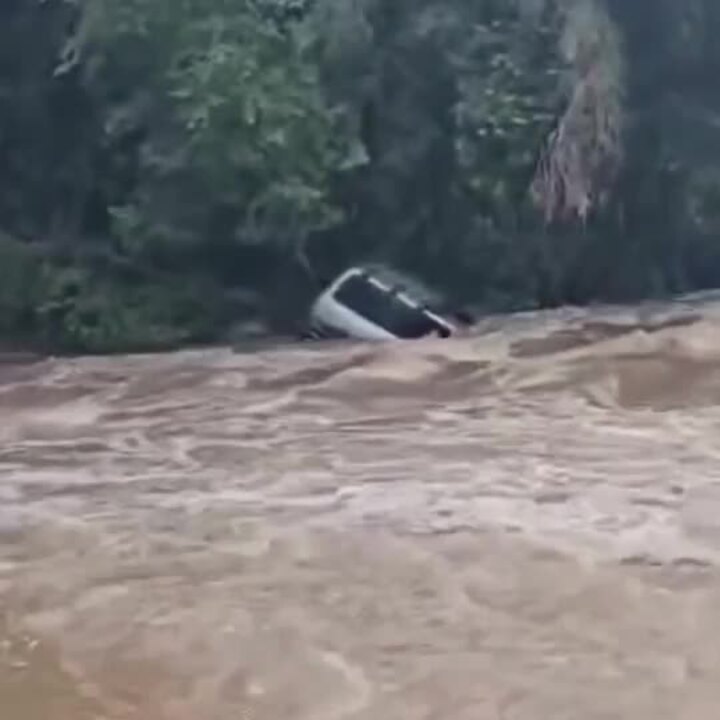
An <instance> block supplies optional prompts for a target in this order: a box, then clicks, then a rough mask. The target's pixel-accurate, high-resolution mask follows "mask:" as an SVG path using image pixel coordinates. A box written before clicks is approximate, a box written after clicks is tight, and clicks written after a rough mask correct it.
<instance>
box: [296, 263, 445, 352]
mask: <svg viewBox="0 0 720 720" xmlns="http://www.w3.org/2000/svg"><path fill="white" fill-rule="evenodd" d="M355 278H363V281H364V282H366V283H368V284H369V286H370V287H374V288H376V289H377V290H378V291H380V294H378V298H380V297H384V298H385V299H386V300H387V302H388V303H390V302H393V301H394V302H395V303H398V304H397V305H396V308H397V309H400V308H401V306H402V308H403V311H405V310H410V311H412V312H414V314H415V315H416V320H417V321H418V322H420V321H421V322H422V323H423V324H424V325H426V326H427V330H428V331H427V332H426V333H423V335H430V334H434V333H436V334H438V335H440V336H444V337H448V336H450V335H454V334H455V333H456V331H457V328H456V327H455V326H454V325H453V324H452V323H450V322H448V320H446V319H445V318H443V317H441V316H440V315H438V314H436V313H435V312H433V311H432V310H431V309H429V308H428V307H426V306H424V305H422V304H420V303H419V302H418V301H416V300H415V299H413V297H412V296H410V295H409V294H407V292H405V291H404V290H403V289H402V288H401V287H398V286H393V285H392V284H391V283H388V282H387V281H384V280H383V279H381V278H380V277H379V276H378V274H377V273H374V272H373V271H371V270H366V269H363V268H351V269H350V270H347V271H346V272H344V273H343V274H342V275H340V276H339V277H338V278H337V279H336V280H335V281H334V282H333V283H332V284H331V285H330V286H329V287H328V288H327V289H326V290H325V291H324V292H323V293H322V294H321V295H320V296H319V297H318V298H317V300H315V302H314V303H313V305H312V308H311V310H310V328H311V332H310V334H311V336H312V337H316V338H317V337H325V338H327V337H336V338H337V337H352V338H356V339H358V340H395V339H398V338H401V337H403V336H402V335H398V334H395V333H394V332H393V331H392V330H390V329H388V328H385V327H382V325H380V324H379V323H378V322H375V321H374V320H372V319H370V318H368V317H365V316H364V315H363V314H361V313H360V312H359V311H358V310H357V309H353V308H352V307H350V306H349V305H348V303H346V302H343V301H342V300H340V299H339V298H338V293H339V292H341V291H342V290H343V288H344V287H346V284H347V283H348V281H353V280H354V279H355ZM388 307H389V305H388ZM412 337H417V335H412Z"/></svg>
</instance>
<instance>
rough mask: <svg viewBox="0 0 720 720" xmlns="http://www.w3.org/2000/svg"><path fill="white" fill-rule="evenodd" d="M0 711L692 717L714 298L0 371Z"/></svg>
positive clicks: (718, 386)
mask: <svg viewBox="0 0 720 720" xmlns="http://www.w3.org/2000/svg"><path fill="white" fill-rule="evenodd" d="M0 413H1V415H0V417H1V418H2V423H0V718H2V720H5V718H7V719H8V720H15V719H17V720H20V719H22V720H35V719H36V718H37V720H100V719H105V720H341V719H343V720H376V719H382V720H409V719H412V720H435V719H438V720H439V719H442V720H485V719H487V720H495V719H498V720H500V719H502V720H548V718H552V719H553V720H565V719H566V720H577V719H578V718H582V719H583V720H611V719H615V718H617V720H628V718H632V719H633V720H645V719H647V720H663V719H668V720H677V719H678V718H682V719H683V720H715V718H716V717H717V710H718V707H719V706H720V643H719V642H718V637H720V302H717V301H715V300H713V299H712V297H708V298H704V299H703V298H701V299H695V300H693V299H689V300H687V301H686V302H684V303H675V304H673V305H668V306H647V307H642V308H634V309H617V310H612V311H610V310H592V311H571V310H563V311H559V312H555V313H546V314H537V315H528V316H518V317H515V318H504V319H503V318H496V319H488V320H486V321H485V322H483V323H482V324H481V325H480V327H479V328H478V331H477V334H475V335H474V336H472V337H468V338H464V339H461V340H457V341H451V342H450V341H428V342H420V343H414V344H404V343H394V344H382V345H342V344H340V345H328V346H327V347H325V346H319V345H318V346H310V345H302V346H294V347H283V348H276V349H274V350H265V351H262V352H257V353H233V352H231V351H229V350H214V351H201V352H185V353H177V354H168V355H163V356H143V357H123V358H93V359H79V360H47V361H43V362H39V363H36V364H33V365H23V366H20V365H18V366H12V365H6V366H3V367H2V368H0Z"/></svg>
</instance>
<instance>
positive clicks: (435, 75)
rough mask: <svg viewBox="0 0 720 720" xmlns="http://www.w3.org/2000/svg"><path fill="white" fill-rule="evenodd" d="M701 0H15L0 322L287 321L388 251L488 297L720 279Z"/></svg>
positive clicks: (159, 327) (178, 327) (707, 26)
mask: <svg viewBox="0 0 720 720" xmlns="http://www.w3.org/2000/svg"><path fill="white" fill-rule="evenodd" d="M718 33H720V5H718V3H717V0H684V2H682V3H680V2H677V0H5V1H4V2H3V3H2V4H0V260H1V261H2V262H1V263H0V340H2V341H3V342H6V343H11V344H29V345H40V346H45V347H48V348H52V349H55V350H68V351H108V350H122V349H132V348H144V347H167V346H172V345H174V344H178V343H185V342H208V341H213V340H215V339H218V338H227V337H228V333H231V332H232V328H233V327H234V326H235V327H237V323H238V322H239V321H242V320H252V319H257V318H261V319H262V320H263V322H265V323H270V324H272V325H274V326H275V327H283V326H288V324H292V322H293V321H295V320H297V318H298V313H301V312H302V309H303V304H304V302H306V301H307V300H308V299H309V297H310V295H311V293H312V291H313V289H314V287H313V283H314V282H316V281H317V278H318V276H320V277H323V276H326V275H328V274H330V275H331V274H333V273H335V272H336V271H338V270H340V269H341V268H342V267H344V266H345V264H347V263H350V262H355V261H364V260H369V259H372V260H378V259H380V260H386V261H391V262H393V263H395V264H397V265H399V266H401V267H403V268H405V269H407V270H411V271H414V272H416V273H418V274H420V275H421V276H424V277H425V278H426V279H427V280H430V281H432V282H434V283H437V284H439V285H440V286H441V287H445V288H447V289H449V290H451V291H452V292H453V293H454V294H455V295H456V296H457V297H458V299H459V300H462V301H464V302H472V303H475V304H481V305H485V306H487V307H492V308H494V309H509V308H513V307H523V306H524V307H528V306H538V305H543V306H544V305H554V304H558V303H565V302H574V303H577V302H591V301H594V300H599V299H608V300H620V299H631V298H637V297H643V296H650V295H657V294H661V293H667V292H676V291H683V290H688V289H692V288H698V287H705V286H708V285H712V284H714V283H717V282H718V281H720V243H718V238H717V234H718V230H720V123H719V122H718V120H719V119H720V86H718V84H717V82H716V78H717V76H718V71H719V70H720V45H718V43H716V42H715V38H716V37H717V35H718Z"/></svg>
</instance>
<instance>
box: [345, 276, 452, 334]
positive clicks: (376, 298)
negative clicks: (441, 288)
mask: <svg viewBox="0 0 720 720" xmlns="http://www.w3.org/2000/svg"><path fill="white" fill-rule="evenodd" d="M334 296H335V299H336V300H337V301H338V302H341V303H342V304H343V305H345V306H346V307H349V308H350V309H351V310H353V311H354V312H356V313H358V314H359V315H362V316H363V317H365V318H367V319H368V320H369V321H370V322H372V323H374V324H375V325H378V326H380V327H382V328H383V329H384V330H387V331H388V332H391V333H392V334H393V335H395V336H396V337H400V338H407V339H413V338H420V337H423V336H425V335H429V334H430V333H432V332H439V333H440V334H441V335H447V334H448V332H447V328H445V327H444V326H442V325H440V324H439V323H437V322H436V321H435V320H433V318H431V317H430V316H429V315H428V314H427V313H425V312H424V311H423V310H422V309H421V308H419V307H415V306H413V305H411V304H409V303H408V302H407V301H405V300H403V298H401V297H399V296H398V295H397V294H395V293H393V292H390V291H387V290H383V289H382V288H381V287H380V286H378V285H377V284H376V283H374V282H373V281H372V280H371V279H370V278H368V277H367V276H365V275H361V274H356V275H352V276H350V277H349V278H348V279H347V280H345V281H344V282H343V283H342V284H341V285H340V287H339V288H338V289H337V290H336V291H335V294H334Z"/></svg>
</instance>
